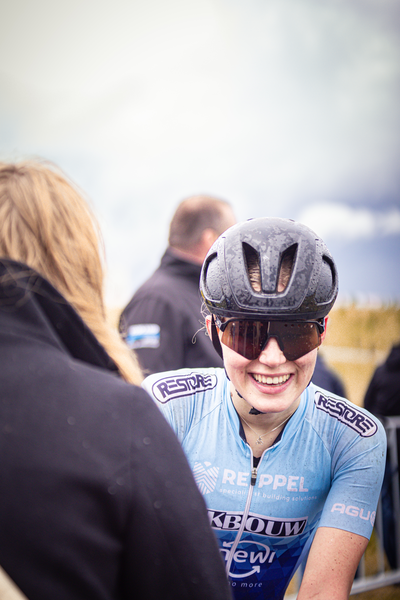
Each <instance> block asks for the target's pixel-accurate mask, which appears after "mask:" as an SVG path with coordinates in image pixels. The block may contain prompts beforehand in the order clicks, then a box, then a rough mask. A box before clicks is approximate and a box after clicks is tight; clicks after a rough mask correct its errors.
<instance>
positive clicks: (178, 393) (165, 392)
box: [142, 367, 227, 405]
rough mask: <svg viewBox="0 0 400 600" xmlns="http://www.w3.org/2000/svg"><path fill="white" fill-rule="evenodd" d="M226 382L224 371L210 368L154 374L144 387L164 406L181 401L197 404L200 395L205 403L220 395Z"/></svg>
mask: <svg viewBox="0 0 400 600" xmlns="http://www.w3.org/2000/svg"><path fill="white" fill-rule="evenodd" d="M226 381H227V379H226V375H225V371H224V369H220V368H211V367H210V368H205V369H200V368H198V369H178V370H177V371H165V372H163V373H153V374H152V375H149V376H148V377H146V379H145V380H144V382H143V384H142V386H143V388H144V389H145V390H146V391H147V392H148V393H149V394H150V395H151V396H152V397H153V398H154V399H155V400H156V401H157V402H158V403H159V404H162V405H163V404H167V403H171V402H175V401H177V400H179V399H183V400H184V401H185V402H190V401H193V402H195V401H196V400H197V398H198V397H199V396H200V395H201V397H202V401H203V402H204V400H205V399H207V398H212V397H214V396H215V395H216V394H217V395H219V394H220V392H221V391H222V388H223V387H224V386H225V385H226Z"/></svg>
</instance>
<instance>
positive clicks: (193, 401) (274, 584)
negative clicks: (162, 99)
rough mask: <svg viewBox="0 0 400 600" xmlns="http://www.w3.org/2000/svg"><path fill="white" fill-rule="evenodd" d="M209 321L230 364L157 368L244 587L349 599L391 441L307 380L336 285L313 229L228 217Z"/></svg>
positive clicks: (203, 285)
mask: <svg viewBox="0 0 400 600" xmlns="http://www.w3.org/2000/svg"><path fill="white" fill-rule="evenodd" d="M200 289H201V293H202V296H203V299H204V302H205V305H206V307H207V309H208V312H209V314H208V315H207V317H206V326H207V331H208V334H209V336H210V337H211V339H212V341H213V344H214V346H215V348H216V350H217V351H218V352H219V353H220V354H221V355H222V357H223V360H224V367H225V369H202V370H201V369H198V370H188V369H186V370H181V371H175V372H168V373H163V374H155V375H151V376H150V377H148V378H147V379H146V380H145V382H144V387H145V388H146V389H147V390H148V391H149V392H150V393H151V394H152V395H153V397H154V398H155V399H156V400H157V401H158V403H159V406H160V408H161V410H162V411H163V413H164V415H165V416H166V418H167V419H168V421H169V422H170V424H171V425H172V427H173V428H174V430H175V432H176V434H177V435H178V437H179V439H180V441H181V443H182V446H183V448H184V450H185V452H186V454H187V457H188V459H189V462H190V464H191V467H192V470H193V473H194V475H195V478H196V481H197V484H198V486H199V488H200V490H201V491H202V493H203V494H204V498H205V500H206V503H207V506H208V513H209V519H210V523H211V527H212V528H213V530H214V532H215V534H216V536H217V538H218V541H219V546H220V550H221V552H222V554H223V556H224V558H225V561H226V569H227V573H228V575H229V578H230V583H231V587H232V590H233V593H234V597H235V598H236V599H242V598H243V599H244V598H252V599H254V600H256V599H261V598H262V599H264V600H265V599H275V600H277V599H282V598H283V597H284V594H285V590H286V588H287V586H288V584H289V582H290V579H291V578H292V576H293V574H294V572H295V571H296V569H297V568H298V566H299V565H300V564H301V563H302V562H303V560H305V557H307V556H308V559H307V564H306V568H305V572H304V576H303V579H302V584H301V587H300V591H299V594H298V600H304V599H307V600H308V599H310V598H313V599H319V600H320V599H329V600H343V599H345V598H348V596H349V593H350V589H351V585H352V581H353V578H354V574H355V571H356V568H357V565H358V563H359V561H360V558H361V556H362V554H363V552H364V550H365V548H366V546H367V543H368V539H369V537H370V535H371V531H372V527H373V524H374V518H375V510H376V506H377V501H378V496H379V492H380V488H381V483H382V477H383V469H384V461H385V449H386V440H385V434H384V431H383V429H382V427H381V425H380V424H379V422H378V421H376V420H375V419H374V417H372V416H371V415H370V414H369V413H368V412H367V411H365V410H363V409H361V408H359V407H357V406H355V405H353V404H351V403H350V402H349V401H347V400H346V399H344V398H341V397H338V396H335V395H333V394H331V393H328V392H325V391H324V390H323V389H321V388H318V387H316V386H315V385H313V384H311V383H310V381H311V377H312V374H313V370H314V366H315V361H316V357H317V350H318V347H319V345H320V344H321V342H322V341H323V339H324V337H325V331H326V323H327V315H328V313H329V311H330V310H331V308H332V306H333V304H334V302H335V299H336V296H337V290H338V281H337V271H336V267H335V263H334V261H333V258H332V256H331V255H330V253H329V251H328V249H327V247H326V246H325V244H324V243H323V241H322V240H321V239H319V238H318V236H316V235H315V234H314V232H313V231H311V230H310V229H309V228H308V227H306V226H304V225H302V224H300V223H295V222H293V221H289V220H285V219H276V218H260V219H254V220H250V221H246V222H244V223H240V224H238V225H235V226H234V227H231V228H230V229H229V230H228V231H227V232H225V233H224V234H222V235H221V236H220V237H219V238H218V240H217V241H216V242H215V244H214V245H213V247H212V248H211V249H210V251H209V253H208V255H207V257H206V259H205V261H204V264H203V268H202V274H201V282H200Z"/></svg>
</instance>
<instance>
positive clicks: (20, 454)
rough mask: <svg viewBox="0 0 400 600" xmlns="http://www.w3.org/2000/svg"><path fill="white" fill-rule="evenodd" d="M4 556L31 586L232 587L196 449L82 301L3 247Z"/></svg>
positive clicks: (163, 590) (0, 560) (45, 592)
mask: <svg viewBox="0 0 400 600" xmlns="http://www.w3.org/2000/svg"><path fill="white" fill-rule="evenodd" d="M0 427H1V437H0V464H1V478H0V565H1V566H2V567H3V568H4V570H5V571H6V572H7V573H8V574H9V576H10V577H11V578H12V579H13V580H14V581H15V583H16V584H17V585H18V586H19V587H20V588H21V590H22V591H23V592H24V593H25V594H26V596H27V597H28V599H29V600H111V599H112V600H116V599H121V600H123V599H127V600H128V599H129V600H132V598H140V599H142V598H143V599H144V598H146V599H148V598H150V599H153V600H156V599H157V600H161V599H163V600H165V599H170V600H177V599H186V600H193V599H194V598H196V599H198V600H200V599H202V600H203V599H204V598H207V599H209V598H210V599H212V598H216V599H218V600H226V599H228V598H229V597H230V596H229V592H228V588H227V583H226V581H225V575H224V569H223V563H222V560H221V558H220V555H219V551H218V549H217V545H216V541H215V539H214V535H213V533H212V531H211V529H210V527H209V523H208V519H207V516H206V511H205V505H204V502H203V499H202V496H201V495H200V492H199V491H198V489H197V486H196V484H195V483H194V480H193V478H192V474H191V471H190V468H189V466H188V464H187V462H186V459H185V457H184V454H183V451H182V449H181V447H180V445H179V443H178V441H177V440H176V438H175V435H174V433H173V432H172V430H171V429H170V427H169V425H168V424H167V423H166V422H165V421H164V418H163V417H162V415H161V413H160V412H159V410H158V409H157V407H156V406H155V405H154V404H153V402H152V401H151V400H150V398H149V397H148V396H147V394H146V393H145V392H144V391H143V390H142V389H141V388H138V387H135V386H132V385H129V384H127V383H125V382H124V381H123V380H122V379H121V378H120V377H119V376H118V375H117V373H116V368H115V365H114V364H113V362H112V361H111V359H110V358H109V357H108V355H107V354H106V352H105V351H104V349H103V348H102V347H101V346H100V345H99V344H98V342H97V340H96V339H95V338H94V336H93V335H92V333H91V331H89V329H88V328H87V327H86V326H85V324H84V323H83V322H82V320H81V319H80V317H79V316H78V315H77V313H76V312H75V311H74V310H73V308H72V307H71V306H70V305H69V304H68V303H67V302H66V301H65V300H64V299H63V298H62V297H61V296H60V295H59V294H58V292H57V291H56V290H55V289H54V288H53V287H52V286H51V285H49V284H48V283H47V282H46V281H45V280H43V279H42V278H41V277H40V276H38V275H37V274H35V273H34V272H32V271H31V270H30V269H29V268H28V267H26V266H24V265H21V264H18V263H14V262H12V261H6V260H0Z"/></svg>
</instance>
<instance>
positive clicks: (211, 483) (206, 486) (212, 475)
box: [193, 462, 219, 495]
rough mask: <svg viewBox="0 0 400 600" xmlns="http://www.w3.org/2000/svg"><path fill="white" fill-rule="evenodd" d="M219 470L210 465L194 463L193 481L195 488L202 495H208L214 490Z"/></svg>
mask: <svg viewBox="0 0 400 600" xmlns="http://www.w3.org/2000/svg"><path fill="white" fill-rule="evenodd" d="M218 472H219V468H218V467H213V466H212V464H211V463H209V462H204V463H199V462H195V463H194V467H193V475H194V479H195V481H196V483H197V487H198V488H199V490H200V491H201V493H202V494H203V495H205V494H210V493H211V492H213V491H214V490H215V485H216V483H217V477H218Z"/></svg>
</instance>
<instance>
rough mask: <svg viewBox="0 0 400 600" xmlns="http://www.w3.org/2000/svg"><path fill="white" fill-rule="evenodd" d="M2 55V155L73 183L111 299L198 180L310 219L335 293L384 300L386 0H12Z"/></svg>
mask: <svg viewBox="0 0 400 600" xmlns="http://www.w3.org/2000/svg"><path fill="white" fill-rule="evenodd" d="M0 57H1V58H0V155H1V157H2V158H3V159H9V158H12V159H14V158H18V157H20V156H32V155H34V156H40V157H44V158H47V159H50V160H53V161H55V162H56V163H57V164H59V165H60V166H61V167H62V168H63V169H64V170H65V171H66V172H67V173H68V174H69V175H70V176H71V177H72V178H73V179H74V180H75V181H76V182H77V183H78V184H79V185H80V186H81V187H82V188H83V189H84V190H85V191H86V192H87V193H88V194H89V196H90V198H91V199H92V202H93V204H94V207H95V210H96V213H97V214H98V216H99V218H100V221H101V225H102V229H103V234H104V238H105V245H106V252H107V263H108V284H107V298H108V302H109V304H111V305H115V306H122V305H124V304H125V303H126V302H127V301H128V299H129V297H130V295H131V293H132V292H133V291H134V290H135V289H136V288H137V287H138V285H139V284H140V283H142V282H143V280H144V279H145V278H146V277H147V276H148V275H150V273H151V272H152V270H153V269H154V268H155V267H156V266H157V264H158V262H159V259H160V256H161V254H162V252H163V250H164V248H165V245H166V240H167V230H168V223H169V220H170V218H171V216H172V214H173V211H174V209H175V207H176V205H177V204H178V202H179V201H180V200H181V199H182V198H184V197H186V196H188V195H191V194H194V193H200V192H206V193H209V194H214V195H217V196H220V197H223V198H225V199H227V200H229V201H230V202H231V203H232V205H233V207H234V209H235V212H236V215H237V217H238V219H247V218H249V217H257V216H269V215H270V216H282V217H290V218H294V219H298V220H302V221H303V222H305V223H307V224H309V225H310V226H311V227H312V228H313V229H314V230H315V231H316V232H317V233H318V234H320V235H321V236H322V237H323V238H324V239H325V241H326V242H327V244H328V246H329V247H330V249H331V251H332V253H333V255H334V257H335V258H336V260H337V263H338V267H339V276H340V290H341V295H342V297H343V298H344V297H346V298H356V297H357V298H366V297H369V298H374V297H381V298H384V299H386V300H388V299H397V300H398V301H400V274H399V270H400V269H399V266H398V263H399V256H400V161H399V157H400V153H399V149H400V148H399V147H400V108H399V107H400V101H399V100H400V98H399V91H400V0H196V1H195V0H168V2H166V1H165V0H146V2H143V1H142V2H139V1H137V0H114V1H113V2H112V3H111V2H107V1H101V0H96V1H94V0H79V1H78V0H70V1H69V2H68V3H65V2H59V1H58V0H35V2H28V1H27V0H13V2H8V3H5V2H3V3H2V4H1V5H0Z"/></svg>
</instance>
